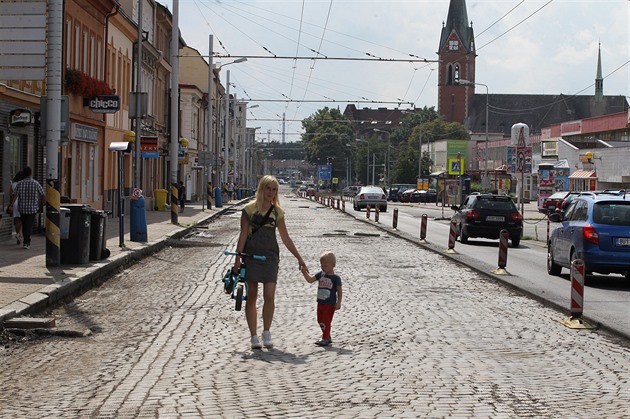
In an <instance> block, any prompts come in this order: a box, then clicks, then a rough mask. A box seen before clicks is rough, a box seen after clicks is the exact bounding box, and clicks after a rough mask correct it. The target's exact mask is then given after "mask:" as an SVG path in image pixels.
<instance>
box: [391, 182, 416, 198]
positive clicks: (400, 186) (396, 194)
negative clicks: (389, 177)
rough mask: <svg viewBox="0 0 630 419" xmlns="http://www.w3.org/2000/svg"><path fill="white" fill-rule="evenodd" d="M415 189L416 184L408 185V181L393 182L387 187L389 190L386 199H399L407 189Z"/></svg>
mask: <svg viewBox="0 0 630 419" xmlns="http://www.w3.org/2000/svg"><path fill="white" fill-rule="evenodd" d="M412 188H413V189H415V188H416V185H410V184H408V183H394V184H392V185H391V186H390V187H389V191H388V193H387V200H388V201H394V202H396V201H398V200H400V195H401V194H402V193H403V192H404V191H406V190H407V189H412Z"/></svg>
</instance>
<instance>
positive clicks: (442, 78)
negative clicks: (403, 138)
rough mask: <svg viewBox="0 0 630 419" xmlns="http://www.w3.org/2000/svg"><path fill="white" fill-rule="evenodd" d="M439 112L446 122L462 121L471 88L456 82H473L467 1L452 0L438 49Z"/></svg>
mask: <svg viewBox="0 0 630 419" xmlns="http://www.w3.org/2000/svg"><path fill="white" fill-rule="evenodd" d="M437 54H438V59H439V60H440V63H439V66H438V113H439V114H440V115H442V116H444V118H446V120H447V121H450V122H464V119H465V118H466V117H467V116H468V106H469V101H470V98H471V97H472V95H473V94H474V93H475V89H474V86H463V85H459V84H458V81H459V79H464V80H468V81H471V82H474V81H475V58H476V57H477V54H476V53H475V36H474V33H473V28H472V23H471V24H470V25H469V24H468V13H467V12H466V0H451V1H450V5H449V8H448V17H447V19H446V23H444V22H443V23H442V35H441V36H440V45H439V48H438V52H437Z"/></svg>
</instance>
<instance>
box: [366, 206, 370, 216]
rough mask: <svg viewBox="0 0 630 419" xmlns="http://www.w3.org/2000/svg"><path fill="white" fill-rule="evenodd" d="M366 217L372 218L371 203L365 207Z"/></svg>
mask: <svg viewBox="0 0 630 419" xmlns="http://www.w3.org/2000/svg"><path fill="white" fill-rule="evenodd" d="M365 218H367V219H368V220H369V219H370V204H367V207H365Z"/></svg>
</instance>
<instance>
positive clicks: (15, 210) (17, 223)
mask: <svg viewBox="0 0 630 419" xmlns="http://www.w3.org/2000/svg"><path fill="white" fill-rule="evenodd" d="M22 179H24V173H23V172H22V171H19V172H17V173H16V174H15V176H14V177H13V179H11V188H10V190H9V200H10V201H9V202H12V201H11V200H13V197H14V196H15V195H16V194H15V187H16V186H17V183H18V182H19V181H21V180H22ZM19 205H20V203H19V201H18V199H17V196H15V201H14V203H13V204H9V206H8V207H7V213H8V214H9V215H11V216H12V218H13V226H14V227H15V240H16V242H17V244H22V219H21V218H20V209H19Z"/></svg>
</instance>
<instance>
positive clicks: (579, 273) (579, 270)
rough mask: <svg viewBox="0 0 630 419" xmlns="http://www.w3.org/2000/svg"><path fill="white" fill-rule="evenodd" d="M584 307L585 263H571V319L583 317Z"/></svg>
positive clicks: (579, 260)
mask: <svg viewBox="0 0 630 419" xmlns="http://www.w3.org/2000/svg"><path fill="white" fill-rule="evenodd" d="M583 306H584V262H582V260H581V259H576V260H574V261H573V262H571V308H570V309H571V317H582V312H583V310H582V307H583Z"/></svg>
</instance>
